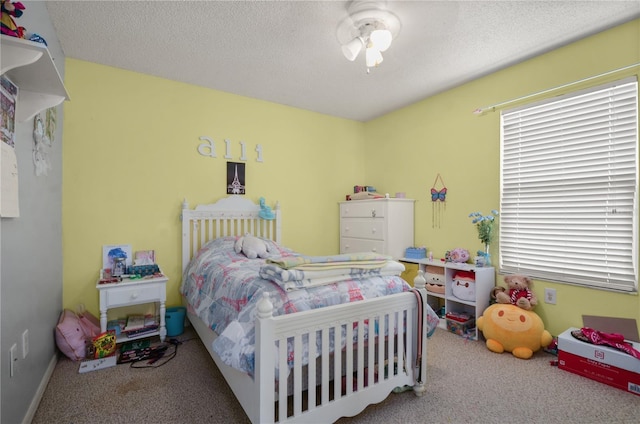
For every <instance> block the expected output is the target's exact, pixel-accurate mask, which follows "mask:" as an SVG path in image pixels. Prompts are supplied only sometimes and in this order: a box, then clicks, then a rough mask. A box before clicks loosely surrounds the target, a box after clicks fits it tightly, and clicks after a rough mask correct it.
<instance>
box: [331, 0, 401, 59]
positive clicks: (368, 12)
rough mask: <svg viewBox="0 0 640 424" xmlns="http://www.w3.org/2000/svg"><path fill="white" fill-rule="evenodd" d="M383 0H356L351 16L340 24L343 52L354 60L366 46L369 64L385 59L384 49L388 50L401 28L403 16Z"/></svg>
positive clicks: (352, 6)
mask: <svg viewBox="0 0 640 424" xmlns="http://www.w3.org/2000/svg"><path fill="white" fill-rule="evenodd" d="M385 4H386V2H382V1H371V0H369V1H366V0H364V1H353V2H351V3H350V6H349V8H348V13H349V16H347V17H346V18H345V19H343V20H342V21H341V22H340V24H339V25H338V31H337V38H338V42H339V43H340V45H341V46H342V54H343V55H344V56H345V57H346V58H347V59H348V60H350V61H354V60H355V58H356V57H358V55H359V54H360V52H361V51H362V49H363V48H364V47H365V46H366V52H365V53H366V54H365V60H366V64H367V68H371V67H375V66H378V65H379V64H380V63H382V54H381V52H384V51H386V50H387V49H388V48H389V47H390V46H391V42H392V41H393V39H394V38H396V37H397V36H398V33H399V32H400V20H399V19H398V17H397V16H396V15H394V14H393V13H391V12H390V11H388V10H387V9H386V8H385Z"/></svg>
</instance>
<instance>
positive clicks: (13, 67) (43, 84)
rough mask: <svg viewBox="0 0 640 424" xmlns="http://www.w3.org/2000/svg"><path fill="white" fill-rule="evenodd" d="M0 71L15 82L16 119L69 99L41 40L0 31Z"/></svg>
mask: <svg viewBox="0 0 640 424" xmlns="http://www.w3.org/2000/svg"><path fill="white" fill-rule="evenodd" d="M1 47H2V48H1V50H0V51H1V52H2V60H1V61H0V62H1V63H2V75H6V76H7V77H8V78H9V79H10V80H11V81H12V82H13V83H14V84H15V85H17V86H18V100H17V102H16V121H18V122H25V121H27V120H28V119H30V118H33V117H34V116H35V115H36V114H37V113H38V112H40V111H42V110H45V109H48V108H50V107H53V106H57V105H59V104H60V103H62V102H63V101H65V100H69V94H68V93H67V89H66V88H65V86H64V83H63V81H62V78H61V77H60V74H59V73H58V69H57V68H56V65H55V63H54V62H53V58H52V57H51V54H50V53H49V49H47V46H45V45H44V44H42V43H36V42H34V41H29V40H25V39H22V38H16V37H11V36H8V35H2V45H1Z"/></svg>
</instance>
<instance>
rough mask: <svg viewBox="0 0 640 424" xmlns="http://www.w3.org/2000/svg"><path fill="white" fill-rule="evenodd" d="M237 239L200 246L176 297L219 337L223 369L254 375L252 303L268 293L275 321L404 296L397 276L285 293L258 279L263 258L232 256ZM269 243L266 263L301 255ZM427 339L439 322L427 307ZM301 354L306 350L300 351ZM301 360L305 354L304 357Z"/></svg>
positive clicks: (217, 349)
mask: <svg viewBox="0 0 640 424" xmlns="http://www.w3.org/2000/svg"><path fill="white" fill-rule="evenodd" d="M236 239H237V238H236V237H222V238H218V239H216V240H212V241H210V242H208V243H207V244H205V245H204V246H203V247H202V248H201V249H200V250H199V251H198V252H197V254H196V255H195V256H194V258H193V259H192V260H191V262H190V263H189V265H188V266H187V268H186V269H185V272H184V275H183V278H182V286H181V287H180V292H181V293H182V295H183V296H184V297H185V299H186V300H187V303H188V306H189V309H190V311H191V312H193V313H195V314H196V315H198V317H199V318H200V319H201V320H202V321H204V322H205V323H206V324H207V325H208V326H209V327H210V328H211V329H212V330H214V331H215V332H216V333H217V334H218V335H219V337H218V338H217V339H216V340H215V342H214V343H213V350H214V351H215V352H216V353H217V354H218V355H219V356H220V358H221V359H222V360H223V361H224V362H225V363H226V364H228V365H230V366H232V367H234V368H237V369H240V370H242V371H245V372H247V373H249V374H251V375H253V370H254V354H253V352H254V347H253V346H254V343H255V325H254V322H255V317H256V314H257V303H258V301H259V300H260V299H261V298H262V297H263V293H264V292H268V293H269V295H270V300H271V302H272V304H273V308H274V311H273V314H274V316H278V315H283V314H290V313H295V312H300V311H305V310H310V309H316V308H321V307H325V306H331V305H337V304H341V303H348V302H354V301H358V300H363V299H372V298H375V297H379V296H386V295H389V294H394V293H400V292H402V291H407V290H409V289H410V286H409V285H408V284H407V283H406V282H405V281H404V280H403V279H402V278H400V277H399V276H398V275H394V276H384V275H373V276H368V278H366V279H358V278H354V279H344V280H342V281H339V282H336V283H332V284H323V285H318V286H313V287H309V288H304V289H297V290H290V291H287V290H285V289H284V288H283V287H281V286H280V285H279V284H277V283H275V282H273V281H270V280H269V279H265V278H262V277H260V274H259V273H260V268H261V267H263V266H264V265H265V264H266V261H267V260H266V259H260V258H256V259H248V258H247V257H246V256H244V255H243V254H242V253H236V252H235V251H234V243H235V241H236ZM265 242H266V243H268V244H269V251H270V254H271V255H272V256H271V258H278V259H287V258H293V257H298V256H302V255H300V254H298V253H296V252H293V251H292V250H290V249H288V248H286V247H283V246H280V245H278V244H277V243H275V242H273V241H271V240H267V239H265ZM428 321H429V329H428V335H431V333H432V332H433V331H434V329H435V327H436V326H437V323H438V317H437V315H436V314H435V313H434V312H433V311H432V310H431V309H430V308H428ZM305 351H306V347H305ZM305 356H306V355H305Z"/></svg>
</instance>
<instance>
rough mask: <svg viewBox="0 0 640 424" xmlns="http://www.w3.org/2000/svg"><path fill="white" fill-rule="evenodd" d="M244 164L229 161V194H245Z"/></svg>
mask: <svg viewBox="0 0 640 424" xmlns="http://www.w3.org/2000/svg"><path fill="white" fill-rule="evenodd" d="M244 165H245V164H244V163H240V162H227V194H245V178H244Z"/></svg>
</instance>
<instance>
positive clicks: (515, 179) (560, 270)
mask: <svg viewBox="0 0 640 424" xmlns="http://www.w3.org/2000/svg"><path fill="white" fill-rule="evenodd" d="M637 198H638V83H637V81H636V80H635V79H633V80H629V79H627V80H624V81H619V82H617V83H612V84H609V85H607V86H601V87H597V88H595V89H591V90H589V91H587V92H580V93H575V94H572V95H570V96H565V97H563V98H559V99H553V100H551V101H547V102H545V103H544V104H536V105H533V106H529V107H524V108H520V109H518V110H513V111H505V112H503V113H502V116H501V211H500V270H501V271H502V272H506V273H523V274H526V275H528V276H530V277H533V278H539V279H543V280H547V281H558V282H566V283H572V284H579V285H586V286H590V287H598V288H607V289H613V290H620V291H627V292H630V291H637V275H638V273H637V250H636V249H637V222H638V216H637Z"/></svg>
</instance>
